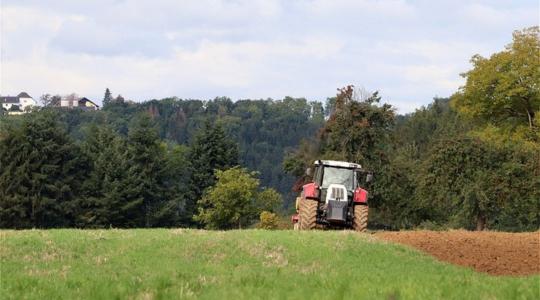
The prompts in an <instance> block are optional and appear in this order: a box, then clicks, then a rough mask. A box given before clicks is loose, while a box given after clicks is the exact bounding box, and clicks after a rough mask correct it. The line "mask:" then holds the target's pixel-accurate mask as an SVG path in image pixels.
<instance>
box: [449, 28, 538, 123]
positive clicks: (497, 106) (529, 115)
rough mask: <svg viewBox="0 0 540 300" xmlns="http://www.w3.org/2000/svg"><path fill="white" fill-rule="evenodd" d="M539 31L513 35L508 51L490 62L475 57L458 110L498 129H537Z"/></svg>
mask: <svg viewBox="0 0 540 300" xmlns="http://www.w3.org/2000/svg"><path fill="white" fill-rule="evenodd" d="M539 36H540V31H539V29H538V26H536V27H531V28H527V29H524V30H522V31H516V32H514V36H513V42H512V43H511V44H510V45H508V46H507V47H506V50H504V51H502V52H498V53H495V54H493V55H492V56H491V57H490V58H484V57H482V56H480V55H475V56H473V58H472V60H471V63H472V64H473V69H472V70H470V71H468V72H467V73H465V74H463V76H464V77H465V78H466V80H467V82H466V84H465V86H463V87H462V88H461V89H460V91H459V92H458V93H457V94H456V95H454V103H455V105H456V107H457V109H458V110H459V111H460V112H463V113H464V114H467V115H470V116H472V117H478V118H480V119H483V120H485V121H488V122H493V123H494V124H498V125H508V126H528V127H529V128H530V129H533V128H536V127H537V124H535V115H536V114H538V113H539V112H540V85H539V84H538V83H539V82H540V38H539Z"/></svg>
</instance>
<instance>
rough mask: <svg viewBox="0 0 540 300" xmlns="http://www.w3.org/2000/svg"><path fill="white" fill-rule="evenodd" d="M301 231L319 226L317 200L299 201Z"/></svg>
mask: <svg viewBox="0 0 540 300" xmlns="http://www.w3.org/2000/svg"><path fill="white" fill-rule="evenodd" d="M299 202H300V203H299V210H298V212H299V215H300V220H299V223H300V226H299V227H300V228H299V229H300V230H311V229H315V227H316V226H317V223H316V222H317V207H318V206H319V203H318V202H317V201H315V200H307V199H300V201H299Z"/></svg>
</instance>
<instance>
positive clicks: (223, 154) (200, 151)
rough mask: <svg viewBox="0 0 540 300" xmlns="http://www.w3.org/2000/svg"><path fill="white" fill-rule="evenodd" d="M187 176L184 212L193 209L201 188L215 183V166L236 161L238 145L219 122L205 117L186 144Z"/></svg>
mask: <svg viewBox="0 0 540 300" xmlns="http://www.w3.org/2000/svg"><path fill="white" fill-rule="evenodd" d="M189 161H190V165H191V166H190V167H191V172H190V173H191V178H190V183H189V189H190V195H189V197H190V199H189V201H188V202H187V206H186V210H187V213H188V214H194V213H195V204H196V201H197V200H198V199H200V198H201V196H202V194H203V192H204V190H205V189H206V188H208V187H209V186H212V185H213V184H214V183H215V180H216V178H215V170H225V169H228V168H231V167H233V166H236V165H237V164H238V146H237V144H236V143H235V142H234V141H233V140H231V138H229V137H227V135H226V134H225V132H224V131H223V128H222V127H221V125H220V124H218V123H217V124H212V123H211V122H210V121H207V122H206V123H205V124H204V126H203V128H202V129H201V130H200V131H199V132H198V134H197V135H196V137H195V140H194V142H193V144H192V145H191V147H190V152H189Z"/></svg>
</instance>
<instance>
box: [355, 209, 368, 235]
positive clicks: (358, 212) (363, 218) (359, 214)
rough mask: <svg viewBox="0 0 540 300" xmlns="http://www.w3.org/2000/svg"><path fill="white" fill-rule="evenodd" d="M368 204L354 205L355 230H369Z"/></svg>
mask: <svg viewBox="0 0 540 300" xmlns="http://www.w3.org/2000/svg"><path fill="white" fill-rule="evenodd" d="M368 210H369V208H368V206H367V205H356V206H355V207H354V222H353V228H354V230H355V231H360V232H365V231H366V230H367V221H368Z"/></svg>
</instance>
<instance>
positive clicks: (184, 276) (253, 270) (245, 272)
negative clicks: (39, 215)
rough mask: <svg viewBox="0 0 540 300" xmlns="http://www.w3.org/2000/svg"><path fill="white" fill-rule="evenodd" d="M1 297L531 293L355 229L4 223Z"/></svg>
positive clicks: (523, 285) (532, 281)
mask: <svg viewBox="0 0 540 300" xmlns="http://www.w3.org/2000/svg"><path fill="white" fill-rule="evenodd" d="M1 237H2V242H1V243H0V245H1V246H0V256H1V263H2V278H1V295H2V296H1V298H3V299H21V298H28V299H54V298H63V299H73V298H85V299H88V298H93V299H104V298H109V299H111V298H123V299H161V298H198V299H210V298H212V299H215V298H220V299H253V298H270V299H284V298H289V299H293V298H295V299H323V298H324V299H362V298H364V299H366V298H370V299H374V298H378V299H441V298H444V299H464V298H469V299H514V298H520V299H533V298H536V297H537V296H538V295H537V292H538V290H537V288H538V280H539V277H538V276H532V277H521V278H520V277H502V276H501V277H493V276H489V275H486V274H482V273H476V272H474V271H472V270H471V269H466V268H462V267H457V266H453V265H450V264H446V263H442V262H438V261H436V260H435V259H433V258H432V257H430V256H427V255H424V254H422V253H420V252H417V251H415V250H413V249H412V248H408V247H404V246H399V245H395V244H390V243H387V242H384V241H382V240H379V239H377V238H375V237H373V236H371V235H361V234H356V233H352V232H338V231H333V232H293V231H262V230H244V231H226V232H223V231H200V230H184V229H170V230H166V229H137V230H84V231H82V230H47V231H44V230H28V231H2V232H1Z"/></svg>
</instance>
